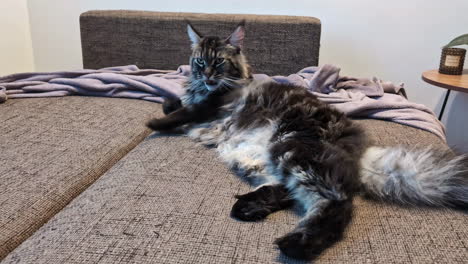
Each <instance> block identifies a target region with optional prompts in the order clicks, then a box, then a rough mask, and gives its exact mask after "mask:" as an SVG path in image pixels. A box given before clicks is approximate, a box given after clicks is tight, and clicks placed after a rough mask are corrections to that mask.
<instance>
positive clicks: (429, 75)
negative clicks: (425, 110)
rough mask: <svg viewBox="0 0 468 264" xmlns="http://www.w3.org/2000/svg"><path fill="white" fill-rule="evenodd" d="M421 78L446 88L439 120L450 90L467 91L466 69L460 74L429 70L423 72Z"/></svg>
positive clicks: (467, 76)
mask: <svg viewBox="0 0 468 264" xmlns="http://www.w3.org/2000/svg"><path fill="white" fill-rule="evenodd" d="M422 79H423V80H424V81H425V82H427V83H430V84H432V85H435V86H438V87H441V88H445V89H447V93H446V94H445V98H444V102H443V104H442V108H441V110H440V114H439V120H442V115H443V114H444V110H445V105H446V104H447V99H448V98H449V95H450V91H451V90H454V91H457V92H463V93H468V70H464V71H463V74H462V75H448V74H442V73H439V70H430V71H426V72H423V74H422Z"/></svg>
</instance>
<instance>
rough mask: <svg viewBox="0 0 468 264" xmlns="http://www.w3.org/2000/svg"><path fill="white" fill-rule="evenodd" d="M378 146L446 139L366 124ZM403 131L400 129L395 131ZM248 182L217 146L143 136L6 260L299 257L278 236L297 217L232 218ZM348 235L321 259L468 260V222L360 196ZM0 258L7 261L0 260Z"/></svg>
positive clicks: (255, 259) (177, 260) (220, 260)
mask: <svg viewBox="0 0 468 264" xmlns="http://www.w3.org/2000/svg"><path fill="white" fill-rule="evenodd" d="M359 122H360V123H361V124H363V125H364V126H366V127H367V128H368V131H369V133H370V136H371V137H373V139H374V140H376V141H379V142H381V144H395V143H397V142H403V143H405V144H413V143H414V142H417V143H420V144H429V143H432V144H437V145H438V146H439V147H441V148H443V147H446V145H445V144H444V143H443V142H442V141H441V140H439V139H438V138H437V137H435V136H433V135H432V134H429V133H427V132H424V131H421V130H418V129H414V128H410V127H405V126H401V125H395V124H392V123H388V122H383V121H375V120H373V121H371V120H362V121H359ZM396 133H398V135H397V134H396ZM249 190H250V186H248V185H247V184H246V183H245V182H243V181H242V180H241V179H239V178H238V177H237V176H235V175H234V174H232V173H231V172H230V171H229V170H228V169H227V168H226V166H225V165H224V164H223V163H222V162H221V161H220V160H219V159H218V158H217V156H216V153H215V151H214V150H213V149H206V148H204V147H202V146H198V145H196V144H195V143H193V142H192V141H190V139H188V138H187V137H184V136H157V135H156V134H154V135H152V136H150V137H148V138H146V139H145V140H144V141H143V142H142V143H141V144H139V145H138V146H137V147H136V148H135V149H134V150H132V151H131V152H130V153H129V154H128V155H127V156H126V157H124V158H123V159H122V160H121V161H119V162H118V163H117V164H116V165H115V166H114V167H113V168H112V169H111V170H110V171H108V172H107V173H106V174H104V175H103V176H102V177H100V178H99V179H98V180H97V181H96V182H95V183H94V184H93V185H91V186H90V187H89V188H88V189H87V190H86V191H84V192H83V193H82V194H81V195H80V196H78V197H77V198H76V199H75V200H73V201H72V202H71V203H70V204H69V205H68V206H66V207H65V209H64V210H63V211H61V212H60V213H58V214H57V215H56V216H55V217H53V218H52V219H51V220H50V221H49V222H48V223H47V224H46V225H44V226H43V227H42V228H41V229H39V231H38V232H36V233H35V234H34V235H33V236H32V237H31V238H29V239H28V240H26V241H25V242H24V243H23V244H22V245H21V246H19V247H18V248H17V249H16V250H14V251H13V252H12V253H11V254H10V255H9V256H8V257H7V258H6V259H5V260H4V262H3V263H97V262H99V263H116V262H119V263H120V262H121V263H273V262H282V263H296V262H290V261H291V260H289V259H287V258H286V257H285V256H283V255H280V254H279V251H278V250H277V249H276V247H275V245H274V244H273V241H274V239H275V238H277V237H279V236H281V235H283V234H285V233H286V232H288V231H289V230H291V229H292V228H293V227H294V226H295V224H296V223H297V220H298V219H299V217H300V216H298V215H296V213H294V212H293V211H282V212H278V213H275V214H273V215H271V216H269V217H268V218H267V219H266V220H264V221H262V222H258V223H247V222H240V221H237V220H234V219H232V218H230V216H229V212H230V209H231V206H232V204H233V203H234V201H235V199H234V197H233V196H234V195H235V194H242V193H245V192H248V191H249ZM355 206H356V211H355V218H354V220H353V222H352V224H351V225H350V227H349V228H348V230H347V232H346V234H345V237H344V240H343V241H342V242H340V243H338V244H336V245H335V246H334V247H333V248H331V249H329V250H327V251H326V252H325V253H324V254H323V255H322V256H321V257H320V258H319V259H318V261H317V262H318V263H462V262H464V261H466V259H468V253H467V250H466V242H467V241H468V229H467V228H466V226H468V218H467V217H466V215H464V214H463V213H460V212H455V211H449V210H433V209H424V208H423V209H421V208H417V209H415V208H413V209H411V208H400V207H397V206H392V205H386V204H382V203H378V202H374V201H367V200H364V199H357V200H356V201H355ZM3 263H2V264H3Z"/></svg>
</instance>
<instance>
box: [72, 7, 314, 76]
mask: <svg viewBox="0 0 468 264" xmlns="http://www.w3.org/2000/svg"><path fill="white" fill-rule="evenodd" d="M186 19H188V20H189V21H191V22H192V24H193V25H194V26H195V28H197V29H198V30H199V31H200V32H201V33H202V34H205V35H219V36H226V37H227V36H228V35H229V34H230V33H231V32H232V31H233V30H234V28H235V27H236V25H237V24H238V23H239V22H240V21H241V20H243V19H245V20H246V37H245V50H244V52H245V54H246V55H247V58H248V60H249V62H250V64H251V65H252V66H253V69H254V72H257V73H267V74H274V75H276V74H281V75H285V74H291V73H295V72H297V71H298V70H300V69H302V68H304V67H306V66H314V65H317V64H318V57H319V47H320V30H321V25H320V20H318V19H316V18H312V17H297V16H275V15H269V16H265V15H228V14H194V13H165V12H147V11H127V10H112V11H111V10H107V11H89V12H85V13H83V14H82V15H81V17H80V26H81V43H82V51H83V64H84V65H83V66H84V68H90V69H96V68H102V67H108V66H118V65H128V64H136V65H137V66H138V67H140V68H156V69H176V68H177V66H179V65H182V64H188V58H189V55H190V49H189V47H190V42H189V39H188V37H187V33H186V22H185V20H186Z"/></svg>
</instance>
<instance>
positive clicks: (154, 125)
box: [146, 118, 166, 131]
mask: <svg viewBox="0 0 468 264" xmlns="http://www.w3.org/2000/svg"><path fill="white" fill-rule="evenodd" d="M146 126H147V127H149V128H151V129H152V130H154V131H164V130H166V122H164V120H163V119H157V118H155V119H151V120H150V121H148V122H147V123H146Z"/></svg>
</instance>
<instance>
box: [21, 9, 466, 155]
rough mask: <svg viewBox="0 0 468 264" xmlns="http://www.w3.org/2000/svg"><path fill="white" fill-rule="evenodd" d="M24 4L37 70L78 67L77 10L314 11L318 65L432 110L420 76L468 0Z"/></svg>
mask: <svg viewBox="0 0 468 264" xmlns="http://www.w3.org/2000/svg"><path fill="white" fill-rule="evenodd" d="M28 8H29V14H30V20H31V35H32V43H33V49H34V59H35V67H36V70H38V71H52V70H61V69H74V68H80V67H81V66H82V64H81V51H80V36H79V21H78V16H79V14H80V13H82V12H84V11H87V10H91V9H136V10H157V11H181V12H209V13H250V14H282V15H302V16H315V17H318V18H320V19H321V20H322V25H323V28H322V32H323V33H322V48H321V57H320V63H321V64H324V63H332V64H336V65H339V66H340V67H341V68H342V73H343V74H346V75H353V76H360V77H371V76H374V75H375V76H377V77H379V78H381V79H384V80H390V81H394V82H404V83H405V84H406V88H407V92H408V95H409V97H410V99H411V100H413V101H415V102H418V103H422V104H425V105H427V106H429V107H430V108H432V109H433V110H434V111H436V112H438V111H439V109H440V106H441V104H442V100H443V95H444V92H445V90H443V89H440V88H436V87H433V86H431V85H428V84H426V83H424V82H423V81H421V79H420V76H421V72H423V71H425V70H427V69H434V68H437V67H438V62H439V57H440V47H441V46H442V45H443V44H445V43H447V42H448V41H449V40H451V39H452V38H453V37H455V36H458V35H460V34H463V33H468V27H467V25H468V15H467V12H468V1H467V0H448V1H440V0H393V1H375V0H354V1H349V0H341V1H340V0H316V1H313V0H288V1H272V0H251V1H239V0H237V1H234V0H223V1H217V0H178V1H167V0H144V1H143V0H132V1H129V0H127V1H124V0H100V1H95V0H80V1H63V0H41V1H37V0H29V1H28ZM451 99H453V100H450V104H449V105H448V107H447V109H446V114H445V117H446V118H444V121H445V122H446V124H447V127H448V136H449V143H450V144H452V145H457V146H458V147H460V148H461V149H464V150H465V151H468V141H467V140H466V139H465V138H466V137H465V136H464V133H467V132H468V115H467V114H465V112H468V104H467V102H468V94H460V93H456V92H454V93H452V98H451ZM452 101H453V102H454V104H452V103H451V102H452Z"/></svg>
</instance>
